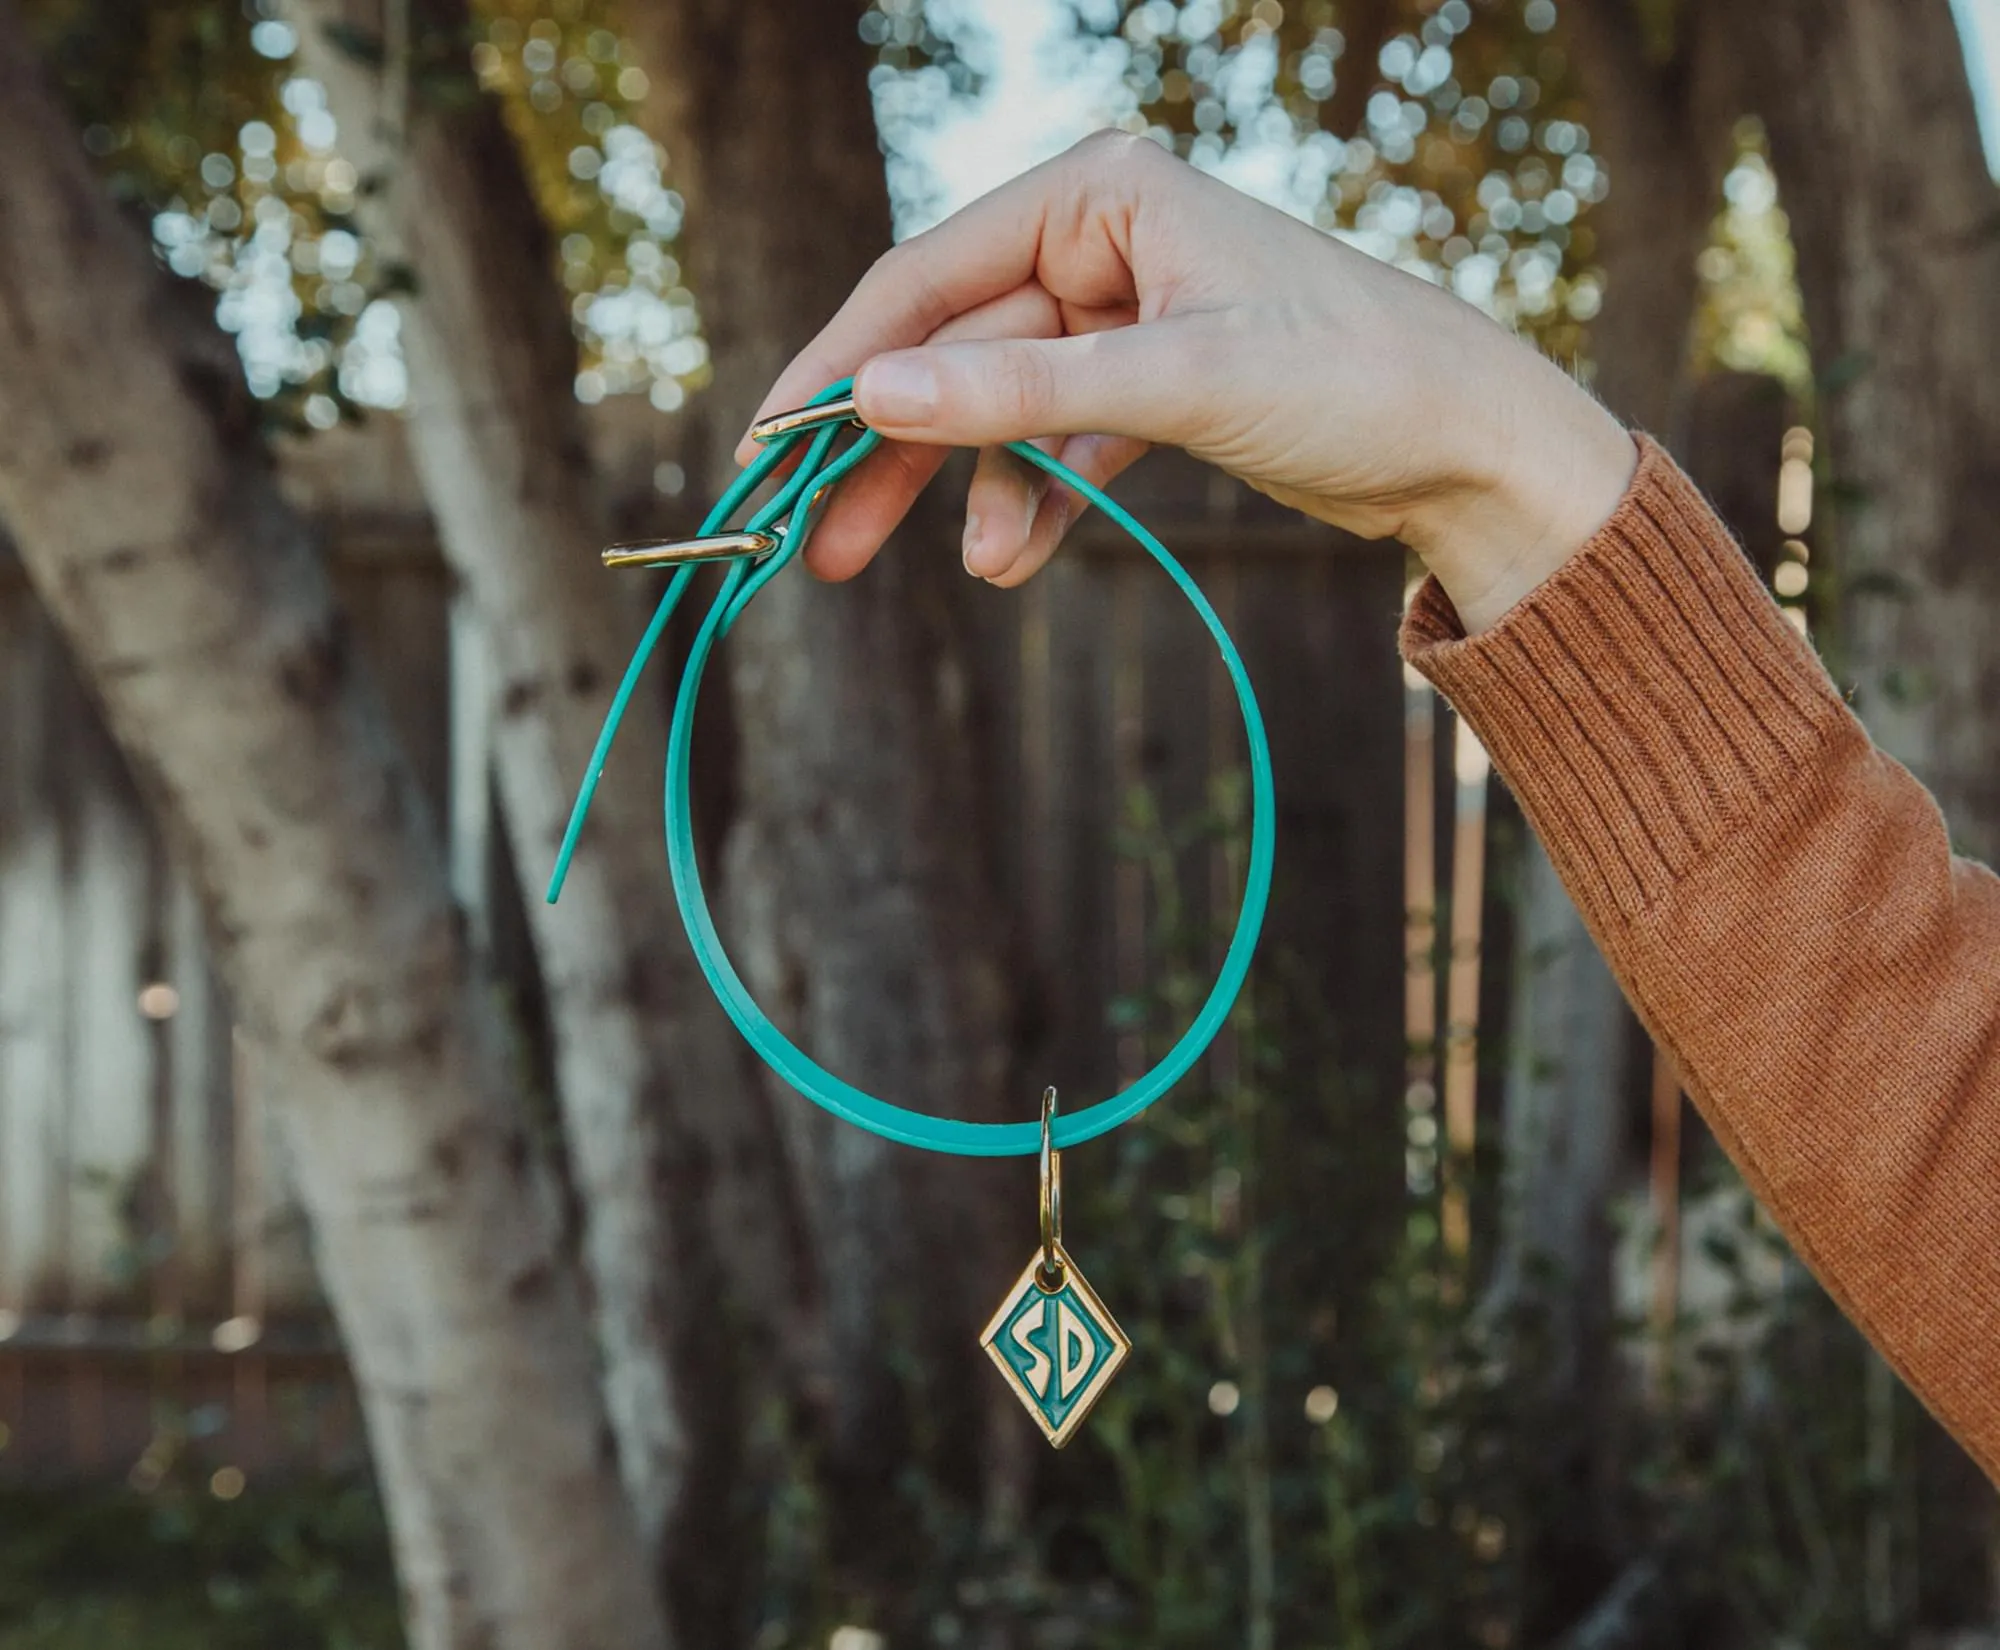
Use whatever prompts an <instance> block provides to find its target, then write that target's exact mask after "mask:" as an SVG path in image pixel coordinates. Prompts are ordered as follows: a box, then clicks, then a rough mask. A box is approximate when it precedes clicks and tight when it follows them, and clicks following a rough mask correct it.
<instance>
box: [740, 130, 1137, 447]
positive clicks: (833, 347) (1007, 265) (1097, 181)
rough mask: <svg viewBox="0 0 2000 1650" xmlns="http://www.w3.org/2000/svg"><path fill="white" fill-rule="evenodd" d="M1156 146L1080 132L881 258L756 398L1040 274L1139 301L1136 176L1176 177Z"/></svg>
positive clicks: (1083, 300)
mask: <svg viewBox="0 0 2000 1650" xmlns="http://www.w3.org/2000/svg"><path fill="white" fill-rule="evenodd" d="M1174 164H1175V163H1174V162H1173V161H1172V160H1171V159H1170V158H1169V157H1167V156H1166V155H1165V154H1164V153H1162V152H1161V151H1160V150H1159V149H1158V148H1157V146H1155V145H1153V144H1151V143H1148V142H1147V141H1146V140H1144V139H1135V138H1129V137H1125V136H1123V135H1122V134H1103V135H1100V136H1097V137H1093V138H1087V139H1085V140H1084V142H1082V143H1081V144H1078V145H1077V146H1076V147H1075V148H1073V149H1071V150H1069V151H1068V152H1067V153H1065V154H1062V155H1058V156H1056V157H1055V158H1054V159H1053V160H1049V161H1045V162H1043V163H1042V164H1041V165H1040V166H1037V167H1035V168H1033V169H1032V170H1031V171H1028V172H1024V173H1023V174H1022V175H1021V176H1020V177H1018V178H1014V179H1012V180H1011V181H1009V182H1007V183H1005V184H1002V185H1001V186H1000V187H999V188H998V189H995V190H994V191H992V193H990V194H988V195H984V196H982V197H981V198H980V199H978V200H976V201H974V202H973V203H972V204H971V205H969V206H967V207H964V208H963V209H961V210H960V211H958V212H955V213H953V214H952V216H951V217H949V218H947V219H945V221H944V222H943V223H941V224H939V225H937V227H936V228H934V229H930V230H926V231H925V232H924V233H923V234H921V235H917V236H914V237H912V238H911V239H910V240H907V241H905V242H904V243H903V244H902V245H901V246H898V247H896V248H895V249H893V250H892V251H890V252H888V253H887V254H885V255H884V256H883V257H881V258H880V259H878V260H877V261H876V263H875V266H874V267H873V268H872V269H870V270H869V272H868V273H867V274H866V275H865V276H863V277H862V279H861V281H860V282H859V283H858V284H857V285H856V287H855V289H854V291H853V293H852V294H851V295H850V296H849V297H848V300H847V302H846V303H844V304H843V305H842V306H841V307H840V310H839V312H838V313H837V314H835V316H834V317H833V319H832V320H831V321H829V322H828V323H827V324H826V326H825V328H824V329H823V330H822V331H821V332H820V334H819V336H818V337H817V338H815V339H814V340H813V341H812V342H811V343H810V344H808V345H807V346H806V348H805V349H803V350H802V351H800V353H799V354H798V355H797V357H795V358H794V359H793V361H792V363H791V364H790V365H789V366H788V367H786V369H785V370H784V372H783V373H781V374H780V375H779V377H778V380H777V382H776V383H775V384H773V385H772V386H771V392H770V394H769V395H767V396H766V397H765V398H764V402H763V405H762V406H761V407H759V408H758V411H757V416H758V417H759V418H762V417H765V416H766V415H768V414H770V413H773V412H778V411H782V410H783V409H785V408H787V407H794V406H798V405H799V404H800V403H802V402H803V401H805V400H806V399H807V398H808V397H809V396H811V395H813V394H815V393H816V392H817V391H818V390H820V389H821V388H822V387H824V386H825V385H827V384H830V383H832V382H833V381H834V380H835V379H837V378H841V377H844V376H845V375H847V374H848V373H851V372H853V371H854V370H855V369H856V368H857V367H859V366H860V365H861V363H862V362H864V361H866V360H867V359H868V358H869V357H870V356H873V355H879V354H880V353H882V352H883V351H884V350H893V349H900V348H903V347H905V346H907V345H912V344H919V343H922V342H923V341H924V340H925V339H926V338H928V337H930V336H931V335H932V334H933V333H935V332H936V331H937V330H938V329H939V328H940V327H942V326H943V325H944V324H945V323H946V322H948V321H950V320H951V319H952V318H953V317H954V316H958V315H961V314H963V313H964V312H966V311H967V310H971V309H975V308H977V307H978V306H979V305H981V304H984V303H987V302H989V301H990V300H992V299H993V298H996V297H998V296H1000V295H1001V294H1003V293H1007V292H1011V291H1013V290H1014V289H1015V288H1017V287H1020V286H1023V285H1027V284H1029V283H1035V284H1038V285H1041V286H1044V287H1047V288H1048V289H1049V290H1052V291H1055V292H1056V293H1057V295H1058V296H1059V297H1060V298H1061V300H1062V301H1063V302H1065V303H1068V304H1078V305H1083V306H1086V307H1103V306H1110V305H1115V304H1130V303H1131V302H1132V301H1133V299H1134V292H1133V282H1132V272H1131V267H1130V257H1129V229H1130V222H1129V213H1130V209H1131V202H1132V200H1133V199H1134V198H1135V197H1136V195H1137V193H1138V192H1139V191H1138V187H1137V182H1136V181H1135V180H1139V179H1141V178H1142V177H1150V178H1155V179H1157V178H1160V177H1165V176H1173V175H1177V174H1170V173H1167V172H1165V171H1164V170H1162V169H1164V168H1168V167H1172V166H1173V165H1174Z"/></svg>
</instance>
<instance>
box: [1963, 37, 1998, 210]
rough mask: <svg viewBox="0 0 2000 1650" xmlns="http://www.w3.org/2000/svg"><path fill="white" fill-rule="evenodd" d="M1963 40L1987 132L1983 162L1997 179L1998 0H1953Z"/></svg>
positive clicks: (1975, 93)
mask: <svg viewBox="0 0 2000 1650" xmlns="http://www.w3.org/2000/svg"><path fill="white" fill-rule="evenodd" d="M1952 10H1953V11H1955V12H1956V13H1957V14H1958V30H1959V33H1960V34H1961V35H1962V36H1963V37H1964V39H1965V62H1966V68H1967V69H1968V70H1969V71H1970V73H1971V75H1972V95H1973V96H1974V98H1976V99H1977V100H1978V103H1979V125H1980V129H1981V131H1983V132H1984V133H1985V135H1986V163H1987V165H1989V166H1991V167H1992V168H1993V175H1994V176H1995V177H1997V178H2000V0H1952Z"/></svg>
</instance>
